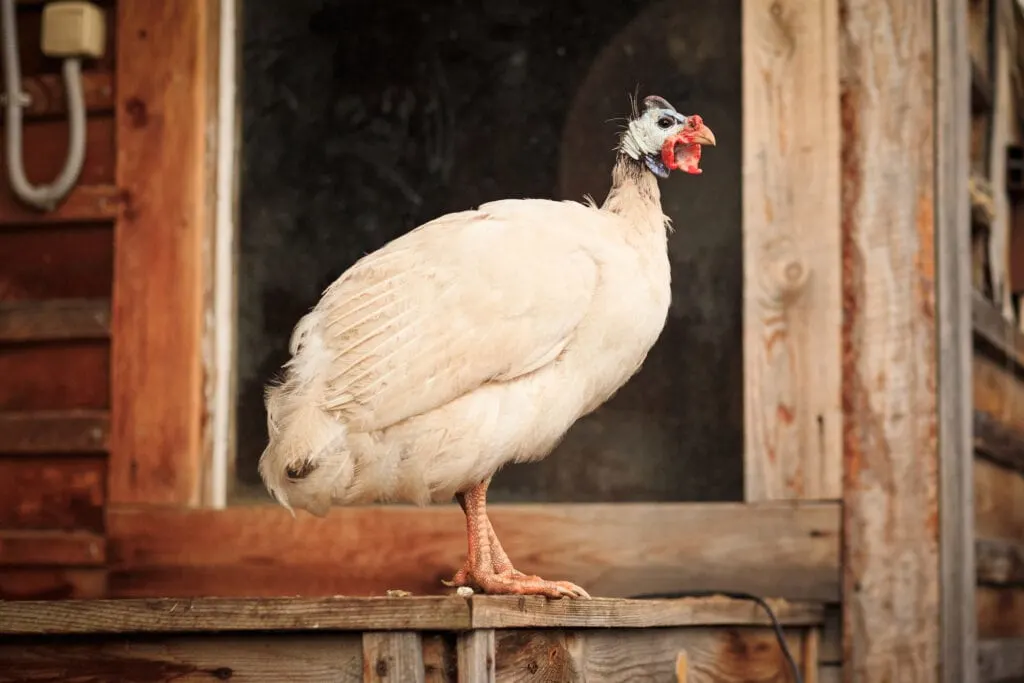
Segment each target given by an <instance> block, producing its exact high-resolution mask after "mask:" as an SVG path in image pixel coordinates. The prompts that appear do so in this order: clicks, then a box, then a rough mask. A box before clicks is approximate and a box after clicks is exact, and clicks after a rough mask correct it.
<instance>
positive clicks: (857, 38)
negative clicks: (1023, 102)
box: [840, 0, 966, 683]
mask: <svg viewBox="0 0 1024 683" xmlns="http://www.w3.org/2000/svg"><path fill="white" fill-rule="evenodd" d="M934 10H935V5H934V2H933V0H841V1H840V16H841V17H842V21H841V31H840V34H841V55H842V60H841V71H842V79H841V80H842V83H841V112H842V118H843V131H844V134H843V145H842V155H841V158H842V173H843V220H842V224H843V230H842V232H843V248H842V254H843V306H842V310H843V341H842V349H843V353H842V362H843V406H844V443H845V448H844V470H845V474H844V482H843V483H844V505H843V510H844V524H843V528H844V553H843V558H844V562H843V568H844V571H843V588H844V590H843V595H844V603H843V604H844V622H843V637H844V657H843V669H844V675H845V677H846V680H847V681H876V680H878V681H881V680H894V681H895V680H899V681H905V682H907V683H913V682H920V683H925V682H926V681H927V682H928V683H932V682H933V681H935V680H936V676H937V674H938V672H939V662H940V658H939V655H940V652H941V646H942V636H941V632H940V629H941V628H942V623H943V621H942V614H941V606H940V592H939V575H940V571H941V562H940V558H939V533H940V532H939V511H938V501H939V493H940V491H939V476H940V472H939V446H938V443H937V438H936V437H937V433H938V429H939V426H938V420H937V418H938V409H939V406H938V397H937V395H936V388H937V385H938V380H939V378H938V373H937V368H936V359H937V354H936V351H937V349H936V336H937V330H936V321H935V306H936V304H935V290H936V282H935V277H936V276H935V267H936V263H935V232H936V224H935V182H936V176H935V150H936V131H935V126H934V124H935V121H934V119H935V99H934V98H935V94H936V84H935V73H934V65H935V35H934V25H935V19H936V14H935V11H934ZM893 159H900V160H901V162H900V164H899V168H898V169H897V168H896V167H895V166H893V163H892V160H893ZM964 189H965V190H966V188H964Z"/></svg>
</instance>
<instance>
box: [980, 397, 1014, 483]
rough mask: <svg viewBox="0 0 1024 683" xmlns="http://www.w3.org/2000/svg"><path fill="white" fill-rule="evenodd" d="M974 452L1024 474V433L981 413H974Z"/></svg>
mask: <svg viewBox="0 0 1024 683" xmlns="http://www.w3.org/2000/svg"><path fill="white" fill-rule="evenodd" d="M974 452H975V453H976V454H978V455H979V456H981V457H984V458H987V459H989V460H992V461H993V462H996V463H999V464H1000V465H1002V466H1003V467H1008V468H1010V469H1013V470H1016V471H1018V472H1022V473H1024V432H1021V431H1020V430H1018V429H1016V428H1014V427H1011V426H1009V425H1007V424H1004V423H1003V422H1002V421H1001V420H998V419H996V418H995V417H993V416H992V415H989V414H988V413H986V412H984V411H981V410H975V411H974Z"/></svg>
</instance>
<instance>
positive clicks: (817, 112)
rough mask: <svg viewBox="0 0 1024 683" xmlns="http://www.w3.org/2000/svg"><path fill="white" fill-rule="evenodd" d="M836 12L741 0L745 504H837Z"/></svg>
mask: <svg viewBox="0 0 1024 683" xmlns="http://www.w3.org/2000/svg"><path fill="white" fill-rule="evenodd" d="M836 3H837V0H772V1H770V0H744V2H743V46H742V49H743V259H744V271H745V276H744V277H745V280H744V296H743V300H744V309H743V311H744V312H743V320H744V328H745V332H744V373H745V377H746V395H745V399H744V403H745V424H746V429H745V439H746V447H745V449H744V453H745V456H744V457H745V465H746V475H745V489H746V499H747V501H750V502H754V501H764V500H790V499H801V498H802V499H836V498H839V497H840V495H841V476H840V475H841V471H842V446H841V434H842V432H841V416H842V413H841V410H840V400H839V399H840V379H841V374H840V356H839V348H840V344H839V339H840V318H841V306H840V281H839V273H840V267H839V266H840V262H839V72H838V55H839V47H838V28H837V26H838V17H839V14H838V8H837V4H836Z"/></svg>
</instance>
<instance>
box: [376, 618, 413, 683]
mask: <svg viewBox="0 0 1024 683" xmlns="http://www.w3.org/2000/svg"><path fill="white" fill-rule="evenodd" d="M423 675H424V667H423V643H422V642H421V640H420V634H419V633H414V632H396V631H368V632H366V633H364V634H363V683H392V682H394V683H405V681H408V682H409V683H423Z"/></svg>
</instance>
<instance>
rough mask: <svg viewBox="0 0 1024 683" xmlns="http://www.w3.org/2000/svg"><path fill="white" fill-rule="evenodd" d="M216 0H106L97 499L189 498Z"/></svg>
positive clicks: (197, 410) (196, 420) (193, 498)
mask: <svg viewBox="0 0 1024 683" xmlns="http://www.w3.org/2000/svg"><path fill="white" fill-rule="evenodd" d="M215 11H216V3H210V2H193V1H190V0H168V1H167V2H149V1H148V0H119V2H118V3H117V22H116V26H117V55H118V59H117V78H116V89H117V186H118V188H120V191H121V195H122V205H121V207H120V213H119V215H118V218H117V223H116V227H115V247H114V249H115V253H114V258H115V264H114V293H113V324H112V337H113V343H112V351H111V374H112V379H111V386H112V390H111V393H112V395H111V399H110V400H111V412H112V415H111V435H110V448H111V453H110V475H109V483H110V486H109V489H110V491H109V499H110V502H111V503H113V504H177V505H185V504H190V503H195V502H197V501H198V498H199V492H200V486H199V477H200V471H201V470H200V462H199V458H200V455H201V453H202V452H203V449H202V425H203V405H204V404H203V397H202V392H203V377H202V366H201V362H202V353H201V343H202V325H203V321H202V306H201V305H200V302H201V299H202V297H203V272H204V265H203V263H202V257H201V254H202V244H203V240H204V239H205V236H206V232H205V224H206V222H207V221H208V220H209V218H210V215H211V212H210V206H211V202H210V198H209V188H210V187H212V183H211V180H212V177H213V168H212V165H211V164H209V163H208V160H207V155H208V149H207V144H208V143H207V141H208V130H207V128H208V122H209V120H210V115H211V112H210V102H209V94H208V92H207V86H208V83H209V78H210V74H211V72H212V71H213V69H214V68H215V65H216V59H215V57H216V55H213V54H211V50H210V49H209V48H210V44H209V39H208V34H209V32H210V30H211V28H212V25H211V22H212V21H213V19H212V14H213V13H214V12H215Z"/></svg>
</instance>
